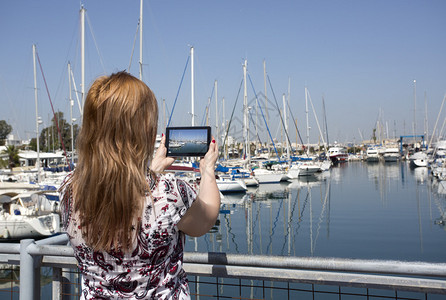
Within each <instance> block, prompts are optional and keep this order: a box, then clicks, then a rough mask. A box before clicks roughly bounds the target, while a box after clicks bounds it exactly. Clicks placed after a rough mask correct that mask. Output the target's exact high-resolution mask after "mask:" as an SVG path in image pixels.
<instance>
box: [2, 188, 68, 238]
mask: <svg viewBox="0 0 446 300" xmlns="http://www.w3.org/2000/svg"><path fill="white" fill-rule="evenodd" d="M28 199H29V200H28ZM0 204H1V207H0V238H3V239H24V238H38V237H45V236H51V235H54V234H56V233H59V232H60V216H59V214H58V213H55V212H47V211H42V210H40V208H41V207H38V206H37V205H36V203H34V202H32V201H31V197H30V194H29V193H28V194H17V193H14V192H9V193H3V194H2V195H0ZM40 204H42V203H40ZM44 207H45V206H44Z"/></svg>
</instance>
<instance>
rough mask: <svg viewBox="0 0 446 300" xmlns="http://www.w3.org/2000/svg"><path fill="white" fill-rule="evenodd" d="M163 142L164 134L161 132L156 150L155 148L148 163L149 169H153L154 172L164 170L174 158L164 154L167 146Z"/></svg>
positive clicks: (164, 140) (164, 139)
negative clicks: (153, 154)
mask: <svg viewBox="0 0 446 300" xmlns="http://www.w3.org/2000/svg"><path fill="white" fill-rule="evenodd" d="M165 142H166V136H165V135H164V134H163V135H162V137H161V142H160V145H159V147H158V150H156V153H155V156H154V157H153V159H152V162H151V163H150V170H152V171H154V172H155V173H161V172H164V170H165V169H167V168H168V167H170V166H171V165H172V164H173V162H174V161H175V158H173V157H167V156H166V154H167V148H166V145H165Z"/></svg>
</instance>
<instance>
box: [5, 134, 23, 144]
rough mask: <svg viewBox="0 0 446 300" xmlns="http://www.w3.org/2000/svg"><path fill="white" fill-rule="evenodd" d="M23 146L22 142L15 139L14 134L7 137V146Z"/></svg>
mask: <svg viewBox="0 0 446 300" xmlns="http://www.w3.org/2000/svg"><path fill="white" fill-rule="evenodd" d="M22 144H23V142H22V140H18V139H15V138H14V135H13V134H10V135H8V136H7V137H6V140H5V146H15V147H19V146H22Z"/></svg>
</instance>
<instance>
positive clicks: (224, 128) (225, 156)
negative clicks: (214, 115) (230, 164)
mask: <svg viewBox="0 0 446 300" xmlns="http://www.w3.org/2000/svg"><path fill="white" fill-rule="evenodd" d="M221 102H222V103H221V104H222V109H223V122H222V127H223V131H224V134H225V135H226V115H225V97H223V99H221ZM222 143H223V144H224V146H225V148H224V149H223V155H224V158H225V160H227V159H228V153H227V149H228V145H227V143H226V142H225V141H222Z"/></svg>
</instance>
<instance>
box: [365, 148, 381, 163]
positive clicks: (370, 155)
mask: <svg viewBox="0 0 446 300" xmlns="http://www.w3.org/2000/svg"><path fill="white" fill-rule="evenodd" d="M366 160H367V162H378V161H379V151H378V148H377V147H368V148H367V152H366Z"/></svg>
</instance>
